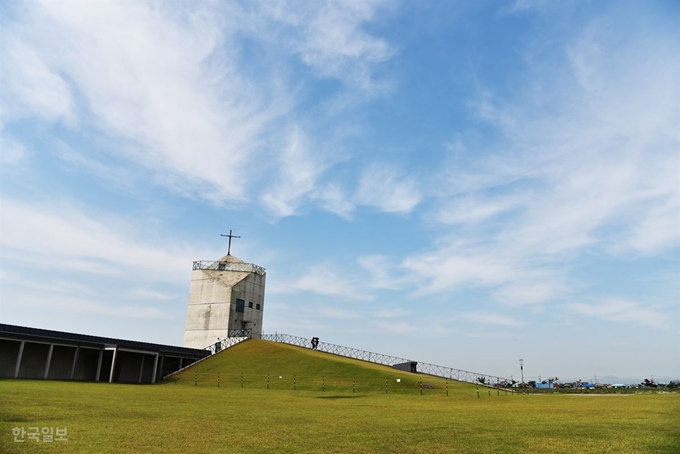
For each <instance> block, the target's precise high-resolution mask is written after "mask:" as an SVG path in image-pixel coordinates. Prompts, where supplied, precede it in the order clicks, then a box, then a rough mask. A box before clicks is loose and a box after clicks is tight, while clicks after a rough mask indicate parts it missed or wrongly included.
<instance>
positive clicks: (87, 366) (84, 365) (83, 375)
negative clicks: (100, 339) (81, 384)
mask: <svg viewBox="0 0 680 454" xmlns="http://www.w3.org/2000/svg"><path fill="white" fill-rule="evenodd" d="M99 352H100V350H94V349H90V348H81V349H80V351H79V352H78V362H77V363H76V371H75V374H74V375H73V379H74V380H83V381H94V379H95V378H96V377H97V362H98V361H99ZM107 379H108V377H107Z"/></svg>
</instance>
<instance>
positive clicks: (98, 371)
mask: <svg viewBox="0 0 680 454" xmlns="http://www.w3.org/2000/svg"><path fill="white" fill-rule="evenodd" d="M103 357H104V350H99V360H97V375H96V376H95V377H94V381H99V377H100V375H101V374H102V358H103Z"/></svg>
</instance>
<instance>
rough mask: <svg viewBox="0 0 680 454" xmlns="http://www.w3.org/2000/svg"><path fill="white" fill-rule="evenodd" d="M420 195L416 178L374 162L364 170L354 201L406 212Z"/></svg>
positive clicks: (389, 211) (416, 203)
mask: <svg viewBox="0 0 680 454" xmlns="http://www.w3.org/2000/svg"><path fill="white" fill-rule="evenodd" d="M422 197H423V195H422V191H421V189H420V187H419V183H418V180H417V179H416V178H414V177H413V176H410V175H406V174H405V173H404V172H400V171H398V170H397V169H395V168H393V167H392V166H390V165H386V164H385V165H377V164H374V165H371V166H369V167H368V168H366V169H365V170H364V173H363V175H362V176H361V178H360V181H359V188H358V190H357V192H356V195H355V201H356V203H357V204H360V205H366V206H372V207H376V208H379V209H380V210H382V211H385V212H388V213H408V212H410V211H412V210H413V209H414V208H415V206H416V205H418V203H419V202H420V201H421V199H422Z"/></svg>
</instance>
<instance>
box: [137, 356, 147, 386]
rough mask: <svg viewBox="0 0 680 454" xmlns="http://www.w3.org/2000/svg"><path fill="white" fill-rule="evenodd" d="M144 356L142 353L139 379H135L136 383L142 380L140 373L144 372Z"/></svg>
mask: <svg viewBox="0 0 680 454" xmlns="http://www.w3.org/2000/svg"><path fill="white" fill-rule="evenodd" d="M144 357H146V355H145V354H143V353H142V364H141V365H140V366H139V380H137V383H141V382H142V375H143V374H144Z"/></svg>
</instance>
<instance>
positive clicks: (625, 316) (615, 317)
mask: <svg viewBox="0 0 680 454" xmlns="http://www.w3.org/2000/svg"><path fill="white" fill-rule="evenodd" d="M569 309H571V310H572V311H573V312H575V313H577V314H579V315H584V316H589V317H595V318H600V319H603V320H609V321H613V322H629V323H635V324H638V325H642V326H647V327H651V328H661V329H667V328H668V319H667V318H666V317H665V316H664V315H663V314H662V313H661V312H659V311H655V310H653V309H650V308H648V307H645V306H643V305H642V304H640V303H638V302H634V301H629V300H626V299H620V298H604V299H602V300H601V301H599V302H595V303H592V304H585V303H571V304H569Z"/></svg>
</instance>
